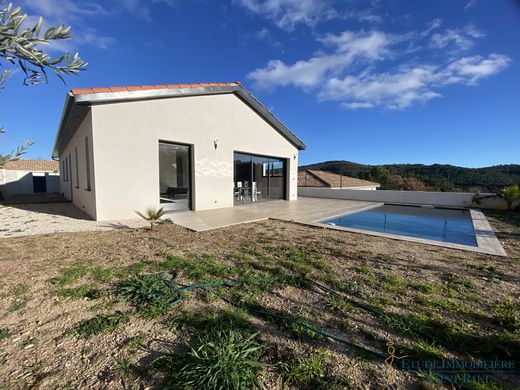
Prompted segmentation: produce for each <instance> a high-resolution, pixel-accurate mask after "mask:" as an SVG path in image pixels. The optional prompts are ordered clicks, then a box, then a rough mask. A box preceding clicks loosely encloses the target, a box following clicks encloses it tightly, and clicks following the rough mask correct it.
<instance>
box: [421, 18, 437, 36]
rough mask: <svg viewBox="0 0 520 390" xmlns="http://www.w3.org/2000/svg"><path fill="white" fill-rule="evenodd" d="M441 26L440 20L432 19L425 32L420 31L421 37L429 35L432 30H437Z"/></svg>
mask: <svg viewBox="0 0 520 390" xmlns="http://www.w3.org/2000/svg"><path fill="white" fill-rule="evenodd" d="M441 24H442V19H438V18H437V19H433V20H432V21H431V22H430V23H429V24H428V27H427V28H426V30H424V31H421V36H422V37H425V36H427V35H429V34H430V33H431V32H432V31H433V30H436V29H438V28H439V27H440V26H441Z"/></svg>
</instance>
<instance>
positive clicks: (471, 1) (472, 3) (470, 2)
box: [464, 0, 477, 9]
mask: <svg viewBox="0 0 520 390" xmlns="http://www.w3.org/2000/svg"><path fill="white" fill-rule="evenodd" d="M476 2H477V0H469V1H468V2H467V3H466V5H465V6H464V9H468V8H471V7H473V6H474V5H475V3H476Z"/></svg>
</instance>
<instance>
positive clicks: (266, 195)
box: [233, 153, 286, 204]
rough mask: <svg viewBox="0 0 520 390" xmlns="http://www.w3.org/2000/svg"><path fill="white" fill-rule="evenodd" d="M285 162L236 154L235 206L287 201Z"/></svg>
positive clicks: (273, 158)
mask: <svg viewBox="0 0 520 390" xmlns="http://www.w3.org/2000/svg"><path fill="white" fill-rule="evenodd" d="M285 169H286V163H285V160H283V159H279V158H275V157H265V156H257V155H252V154H244V153H235V155H234V171H235V172H234V190H233V197H234V203H235V204H242V203H251V202H261V201H266V200H274V199H285V185H286V184H285V181H286V177H285V176H286V175H285Z"/></svg>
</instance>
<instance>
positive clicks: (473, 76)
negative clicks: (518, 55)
mask: <svg viewBox="0 0 520 390" xmlns="http://www.w3.org/2000/svg"><path fill="white" fill-rule="evenodd" d="M510 63H511V58H509V57H508V56H506V55H503V54H496V53H492V54H490V55H489V56H488V57H487V58H484V57H482V56H480V55H477V56H473V57H464V58H461V59H458V60H456V61H453V62H452V63H451V64H449V65H448V66H447V67H446V70H445V71H446V73H447V75H448V76H449V77H446V76H445V75H443V77H446V79H447V80H449V81H450V82H461V83H464V84H467V85H476V84H477V83H478V82H479V81H480V80H481V79H484V78H486V77H489V76H492V75H494V74H496V73H499V72H501V71H502V70H504V69H506V68H507V67H508V66H509V64H510ZM445 83H447V82H445Z"/></svg>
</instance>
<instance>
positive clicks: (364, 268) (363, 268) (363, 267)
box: [354, 265, 374, 276]
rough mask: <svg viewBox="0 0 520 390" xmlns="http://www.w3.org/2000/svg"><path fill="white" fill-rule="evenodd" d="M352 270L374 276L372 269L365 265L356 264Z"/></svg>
mask: <svg viewBox="0 0 520 390" xmlns="http://www.w3.org/2000/svg"><path fill="white" fill-rule="evenodd" d="M354 270H355V271H357V272H359V273H362V274H365V275H369V276H374V271H372V269H371V268H370V267H368V266H366V265H356V266H355V267H354Z"/></svg>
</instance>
